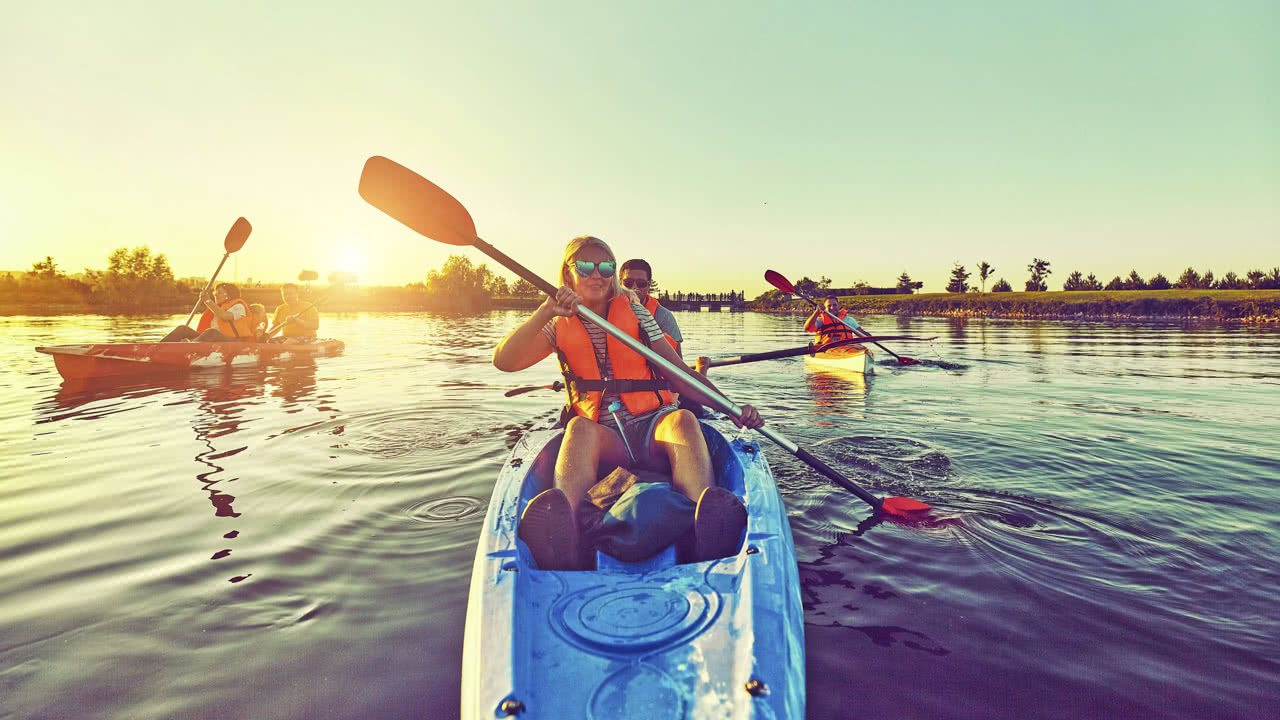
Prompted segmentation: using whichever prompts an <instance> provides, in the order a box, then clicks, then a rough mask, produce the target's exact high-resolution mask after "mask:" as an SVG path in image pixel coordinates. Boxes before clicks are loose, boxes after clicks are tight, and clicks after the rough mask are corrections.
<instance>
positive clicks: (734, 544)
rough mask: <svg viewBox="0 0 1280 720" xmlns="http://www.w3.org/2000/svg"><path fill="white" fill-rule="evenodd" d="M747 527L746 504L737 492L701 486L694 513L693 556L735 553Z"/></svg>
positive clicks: (705, 558) (701, 557)
mask: <svg viewBox="0 0 1280 720" xmlns="http://www.w3.org/2000/svg"><path fill="white" fill-rule="evenodd" d="M746 527H747V508H746V506H745V505H743V504H742V501H741V500H739V499H738V496H737V495H734V494H733V493H731V492H729V491H728V490H725V489H724V488H722V487H709V488H707V489H706V490H703V491H702V495H700V496H699V497H698V508H697V509H696V510H694V513H693V533H694V544H695V548H694V555H695V560H696V561H697V562H701V561H703V560H714V559H715V558H722V557H729V556H730V555H737V554H738V549H739V548H741V547H742V531H743V530H745V529H746Z"/></svg>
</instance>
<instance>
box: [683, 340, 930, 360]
mask: <svg viewBox="0 0 1280 720" xmlns="http://www.w3.org/2000/svg"><path fill="white" fill-rule="evenodd" d="M918 339H919V338H914V337H911V336H910V335H881V336H879V337H877V336H874V335H867V336H864V337H861V338H854V339H852V340H841V341H840V342H833V343H828V344H826V345H822V346H820V347H815V346H814V345H813V344H809V345H806V346H804V347H798V348H789V349H787V350H770V351H769V352H762V353H748V354H746V355H739V356H738V357H732V358H725V359H724V360H712V361H711V362H709V363H707V367H722V366H725V365H740V364H742V363H752V362H760V361H761V360H777V359H779V358H789V357H796V356H797V355H814V354H817V353H820V352H826V351H828V350H831V349H833V348H838V347H844V346H845V345H861V344H863V343H867V342H875V341H876V340H918Z"/></svg>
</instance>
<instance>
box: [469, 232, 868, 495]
mask: <svg viewBox="0 0 1280 720" xmlns="http://www.w3.org/2000/svg"><path fill="white" fill-rule="evenodd" d="M472 244H473V245H474V246H475V247H476V248H477V249H479V250H480V251H481V252H483V253H484V254H485V255H488V256H489V257H491V258H493V259H494V260H497V261H498V262H499V263H501V264H502V265H503V266H504V267H505V268H507V269H508V270H510V271H511V272H513V273H515V274H516V275H519V276H520V277H522V278H524V279H525V280H528V281H529V282H530V283H533V285H534V287H536V288H538V289H539V290H541V291H542V292H544V293H546V294H547V295H550V296H551V297H555V295H556V288H555V287H554V286H552V285H551V283H549V282H547V281H545V280H543V279H542V278H540V277H538V276H537V275H535V274H533V273H532V272H530V271H529V270H528V269H526V268H525V267H524V266H523V265H521V264H520V263H518V262H516V261H515V260H512V259H511V258H510V257H508V256H507V255H506V254H505V253H503V252H502V251H501V250H498V249H497V248H495V247H494V246H492V245H490V244H489V243H487V242H485V241H484V240H481V239H480V238H474V242H473V243H472ZM577 310H578V315H580V316H581V317H582V318H583V319H585V320H589V321H591V322H592V323H594V324H595V325H596V327H599V328H600V329H601V330H604V331H605V332H607V333H609V334H610V335H612V336H613V337H614V338H615V339H616V340H618V342H621V343H622V344H623V345H626V346H627V347H629V348H631V349H632V350H634V351H636V352H638V353H640V355H642V356H643V357H644V358H645V359H646V360H648V361H649V362H650V363H653V364H654V365H656V366H657V367H659V368H661V369H662V371H663V373H665V374H666V375H667V376H668V377H683V378H684V379H685V381H686V382H689V383H692V384H693V385H695V386H696V387H697V388H698V389H699V390H701V391H702V393H703V394H704V395H706V400H707V401H708V402H707V403H705V404H707V405H710V406H712V407H714V408H715V409H717V410H719V411H720V412H723V413H725V414H727V415H732V416H733V417H734V418H737V419H741V418H742V408H741V407H739V406H738V405H736V404H735V403H734V402H733V401H732V400H730V399H729V398H727V397H725V396H723V395H721V394H720V393H718V392H716V391H715V390H713V389H711V388H709V387H707V386H706V385H704V384H703V383H701V382H699V381H698V380H697V379H696V378H694V377H691V376H689V375H688V374H687V373H685V371H684V369H683V368H679V367H676V365H674V364H673V363H671V362H669V361H668V360H667V359H666V358H664V357H662V356H661V355H659V354H658V353H656V352H654V351H653V350H651V349H649V347H648V346H647V345H645V344H644V343H642V342H640V341H639V340H637V339H635V338H633V337H631V336H630V335H628V334H627V333H625V332H623V331H621V330H619V329H618V328H616V327H614V326H613V324H612V323H610V322H609V321H608V320H605V319H604V318H602V317H600V316H599V315H597V314H596V313H595V312H594V311H592V310H591V308H589V307H587V306H586V305H583V304H581V303H579V304H578V307H577ZM755 430H756V432H758V433H760V434H761V435H763V436H765V437H766V438H768V439H769V440H772V441H773V442H774V443H775V444H776V445H778V446H779V447H781V448H782V449H784V450H786V451H787V452H789V453H791V454H792V455H795V456H796V457H797V458H799V459H801V460H803V461H804V462H806V463H808V464H809V466H810V467H812V468H813V469H815V470H817V471H818V472H820V473H822V474H823V475H825V476H826V477H827V478H829V479H830V480H832V481H834V482H835V483H836V484H837V485H839V486H840V487H842V488H844V489H845V490H848V491H849V492H851V493H853V494H854V495H857V496H858V498H859V499H861V500H862V501H863V502H865V503H867V504H868V505H870V506H871V507H873V508H875V509H877V510H879V509H880V507H881V505H882V504H883V501H882V500H881V499H880V498H877V497H876V496H874V495H872V494H871V493H869V492H867V491H866V490H863V489H862V488H860V487H858V486H857V485H854V484H853V483H852V482H850V481H849V480H848V479H847V478H845V476H843V475H841V474H840V473H838V472H836V471H835V470H833V469H831V468H830V467H829V466H828V465H827V464H826V463H824V462H822V461H821V460H819V459H818V458H816V457H814V456H813V455H811V454H810V453H809V451H807V450H805V449H804V448H801V447H800V446H798V445H796V444H795V443H793V442H791V441H790V440H788V439H787V438H785V437H783V436H782V435H779V434H778V433H776V432H774V431H773V429H772V428H770V427H768V426H761V427H758V428H756V429H755Z"/></svg>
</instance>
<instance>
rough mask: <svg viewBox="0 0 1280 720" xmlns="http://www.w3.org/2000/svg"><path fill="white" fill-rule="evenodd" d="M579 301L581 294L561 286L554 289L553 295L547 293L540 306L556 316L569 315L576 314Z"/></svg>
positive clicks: (580, 300) (580, 301)
mask: <svg viewBox="0 0 1280 720" xmlns="http://www.w3.org/2000/svg"><path fill="white" fill-rule="evenodd" d="M581 303H582V296H581V295H579V294H578V293H576V292H574V291H572V290H570V289H569V288H567V287H562V288H560V289H559V290H557V291H556V294H555V297H552V296H550V295H548V296H547V299H546V300H545V301H543V303H542V307H543V308H545V309H546V311H547V312H550V313H551V314H552V315H555V316H557V317H571V316H573V315H576V314H577V312H578V305H579V304H581Z"/></svg>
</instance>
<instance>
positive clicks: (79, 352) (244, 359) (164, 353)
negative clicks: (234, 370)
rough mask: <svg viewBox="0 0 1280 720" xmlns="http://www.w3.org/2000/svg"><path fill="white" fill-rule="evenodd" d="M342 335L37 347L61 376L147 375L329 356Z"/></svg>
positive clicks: (339, 345)
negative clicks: (256, 340)
mask: <svg viewBox="0 0 1280 720" xmlns="http://www.w3.org/2000/svg"><path fill="white" fill-rule="evenodd" d="M342 348H343V343H342V341H341V340H320V341H317V342H313V343H252V342H157V343H86V344H80V345H49V346H42V347H37V348H36V352H40V353H44V354H46V355H50V356H52V357H53V362H54V365H55V366H56V367H57V368H58V373H59V374H61V375H62V377H63V379H65V380H84V379H88V378H100V377H117V376H121V375H148V374H154V373H157V372H171V371H174V370H189V369H197V368H211V367H227V366H231V365H250V364H255V363H264V362H275V361H283V360H288V359H290V358H293V357H312V356H316V355H330V354H334V353H337V352H339V351H341V350H342Z"/></svg>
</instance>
